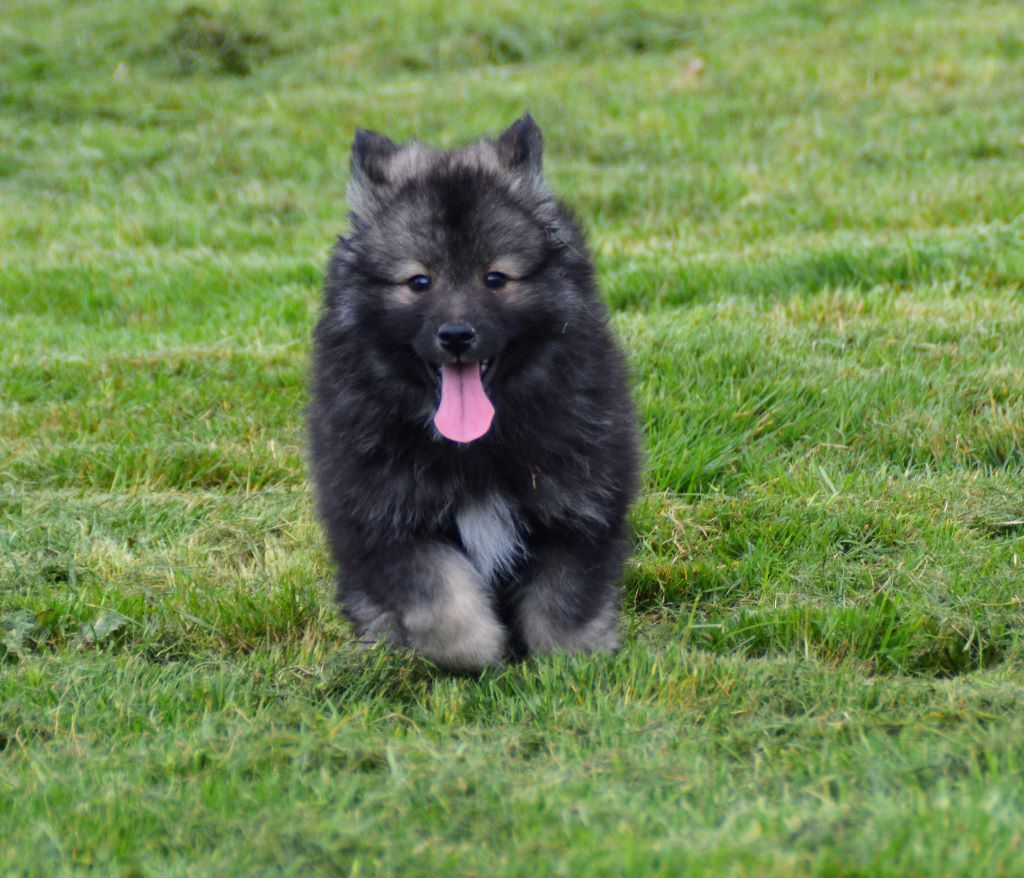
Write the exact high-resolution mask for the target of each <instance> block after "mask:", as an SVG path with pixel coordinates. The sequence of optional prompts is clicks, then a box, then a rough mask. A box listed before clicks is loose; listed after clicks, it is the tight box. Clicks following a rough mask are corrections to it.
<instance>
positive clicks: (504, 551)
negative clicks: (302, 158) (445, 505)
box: [455, 494, 523, 582]
mask: <svg viewBox="0 0 1024 878" xmlns="http://www.w3.org/2000/svg"><path fill="white" fill-rule="evenodd" d="M455 524H456V526H457V527H458V529H459V536H460V538H461V539H462V545H463V547H464V548H465V549H466V552H467V554H468V555H469V557H470V559H471V560H472V561H473V566H475V567H476V569H477V570H478V571H480V575H481V576H483V578H484V579H485V580H486V581H487V582H492V581H493V580H494V579H495V577H496V576H498V575H499V574H502V573H508V572H509V571H510V570H511V569H512V567H513V564H514V563H515V562H516V560H518V559H519V558H520V557H521V556H522V554H523V546H522V542H521V537H520V534H519V524H518V522H517V521H516V517H515V515H514V514H513V512H512V509H511V507H510V506H509V504H508V501H506V500H505V499H504V498H503V497H501V496H500V495H499V494H491V495H490V496H488V497H486V498H485V499H483V500H477V501H475V502H471V503H468V504H466V505H465V506H463V507H462V509H460V510H459V511H458V512H457V513H456V514H455Z"/></svg>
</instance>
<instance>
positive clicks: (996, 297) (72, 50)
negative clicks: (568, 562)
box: [0, 0, 1024, 878]
mask: <svg viewBox="0 0 1024 878" xmlns="http://www.w3.org/2000/svg"><path fill="white" fill-rule="evenodd" d="M524 109H529V110H530V111H531V112H532V113H533V114H534V116H535V117H536V118H537V120H538V121H539V122H540V124H541V125H542V127H543V129H544V132H545V136H546V142H547V146H546V169H547V175H548V178H549V180H550V182H551V184H552V186H553V187H554V188H555V189H556V190H557V191H558V192H559V193H560V194H561V195H562V196H563V197H564V198H565V199H566V200H567V201H568V202H569V203H570V204H572V205H573V206H574V207H575V209H576V210H577V211H578V213H579V215H580V216H581V217H582V218H583V220H584V222H585V223H586V224H587V226H588V228H589V229H590V233H591V239H592V244H593V248H594V252H595V257H596V260H597V265H598V273H599V277H600V280H601V284H602V288H603V290H604V292H605V295H606V296H607V298H608V300H609V302H610V303H611V305H612V308H613V314H614V316H613V324H614V328H615V330H616V332H617V334H618V335H619V337H620V338H621V339H622V341H623V342H624V344H625V346H626V347H627V350H628V352H629V359H630V363H631V366H632V369H633V376H634V387H635V391H636V396H637V399H638V402H639V408H640V412H641V416H642V420H643V425H644V431H645V436H646V470H645V490H644V494H643V497H642V500H641V501H640V503H639V504H638V506H637V508H636V510H635V513H634V516H633V523H634V526H635V535H636V536H635V542H636V552H635V556H634V558H633V560H632V561H631V562H630V565H629V567H628V569H627V571H626V576H625V606H626V622H625V637H624V646H623V649H622V650H621V652H619V653H618V654H617V655H616V656H614V657H608V656H601V657H596V658H586V657H576V658H571V659H570V658H566V657H564V656H562V657H553V658H544V659H535V660H531V661H528V662H526V663H524V664H520V665H515V666H512V667H508V668H505V669H502V670H497V671H491V672H488V673H486V674H484V675H483V676H482V677H481V678H479V679H474V678H468V677H452V676H449V675H447V674H445V673H442V672H440V671H438V670H437V669H435V668H434V667H432V666H430V665H429V664H428V663H427V662H425V661H422V660H419V659H417V658H415V657H413V656H410V655H404V654H399V653H393V652H389V651H386V650H381V649H375V650H370V651H360V650H359V649H358V648H357V647H356V646H355V644H354V643H353V641H352V632H351V630H350V628H349V627H348V625H347V624H346V623H344V622H343V621H341V620H340V619H339V617H338V616H337V614H336V611H335V609H334V608H333V606H332V603H331V586H330V578H331V569H330V566H329V563H328V560H327V557H326V553H325V549H324V544H323V540H322V537H321V534H320V532H319V529H318V527H317V524H316V521H315V519H314V517H313V514H312V509H311V500H310V491H309V488H308V485H307V477H306V467H305V463H304V453H303V441H304V439H303V435H304V434H303V407H304V405H305V402H306V398H307V359H308V354H309V334H310V330H311V327H312V324H313V322H314V320H315V319H316V314H317V309H318V306H319V283H320V277H321V272H322V268H323V266H324V264H325V260H326V255H327V252H328V249H329V247H330V245H331V243H332V240H333V238H334V236H335V235H336V234H338V233H339V232H341V231H342V230H343V229H344V224H345V204H344V191H345V182H346V178H347V153H348V146H349V143H350V141H351V137H352V133H353V129H354V127H355V126H356V125H359V126H363V127H369V128H376V129H380V130H383V131H385V132H387V133H388V134H390V135H392V136H394V137H395V138H405V137H411V136H418V137H421V138H423V139H425V140H428V141H430V142H433V143H439V144H442V145H453V144H457V143H460V142H463V141H466V140H468V139H471V138H473V137H475V136H478V135H479V134H481V133H487V132H489V133H496V132H497V131H499V130H500V129H501V128H502V127H504V126H505V125H507V124H508V123H509V122H511V121H512V120H513V119H515V118H516V117H517V116H518V115H519V114H520V113H521V112H522V111H523V110H524ZM1022 390H1024V6H1022V5H1021V4H1020V3H1017V2H1014V0H1002V2H998V0H991V2H967V0H963V2H954V0H946V2H943V0H909V2H896V0H892V2H881V0H878V2H870V0H858V2H839V0H833V2H812V0H743V2H726V3H721V4H712V3H698V2H689V3H682V2H676V3H671V2H665V0H659V2H654V3H650V2H648V3H642V4H641V3H614V2H611V0H605V2H588V0H566V2H564V3H561V4H526V3H523V2H522V0H517V2H513V0H497V2H483V0H475V2H454V0H446V2H440V0H414V2H407V3H403V4H384V3H364V2H352V3H342V2H335V0H307V2H301V3H299V2H295V3H287V4H285V3H272V2H270V0H253V2H244V3H243V2H238V3H236V4H234V5H233V6H232V5H229V3H227V2H221V0H210V3H209V5H208V6H207V7H203V8H199V7H189V6H187V5H186V4H185V3H184V2H181V3H163V2H155V0H145V2H130V0H90V2H78V3H72V2H60V0H4V3H3V8H2V10H0V874H3V875H8V874H9V875H19V876H20V875H26V876H29V875H38V876H54V875H70V874H78V873H85V872H89V873H90V874H96V875H132V876H178V875H189V876H205V875H211V876H212V875H216V876H225V875H252V874H268V875H270V874H272V875H303V876H305V875H310V874H330V875H345V876H349V875H351V876H356V875H360V876H366V875H378V874H379V875H395V876H398V875H401V876H415V875H422V876H440V875H477V876H485V878H492V876H493V878H497V876H524V878H527V876H530V878H532V876H537V875H549V874H550V875H564V876H579V875H586V876H591V875H594V876H601V875H608V876H614V875H623V874H626V875H637V876H645V878H646V876H672V878H675V876H707V875H737V876H758V878H761V876H769V878H770V876H779V878H782V876H786V878H789V876H799V875H828V876H872V878H873V876H890V875H891V876H895V875H915V876H938V875H942V876H961V875H962V876H989V875H992V876H995V875H1007V876H1012V875H1021V874H1024V709H1022V708H1024V480H1022V476H1024V396H1022Z"/></svg>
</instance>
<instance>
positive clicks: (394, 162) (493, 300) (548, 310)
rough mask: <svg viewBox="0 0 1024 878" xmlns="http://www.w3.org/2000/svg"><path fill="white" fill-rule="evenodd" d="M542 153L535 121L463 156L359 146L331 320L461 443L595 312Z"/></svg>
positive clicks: (385, 143)
mask: <svg viewBox="0 0 1024 878" xmlns="http://www.w3.org/2000/svg"><path fill="white" fill-rule="evenodd" d="M541 149H542V138H541V133H540V129H539V128H538V127H537V125H536V123H535V122H534V121H533V120H532V119H531V118H530V117H529V116H524V117H523V118H522V119H520V120H518V121H517V122H516V123H514V124H513V125H512V126H511V127H510V128H509V129H508V130H507V131H505V132H504V133H503V134H502V135H501V136H500V137H498V138H497V139H496V140H483V141H480V142H478V143H474V144H471V145H470V146H467V147H464V148H462V149H458V150H453V151H450V152H441V151H437V150H433V149H430V148H428V147H425V146H423V145H422V144H419V143H409V144H405V145H403V146H398V145H396V144H394V143H393V142H392V141H391V140H389V139H388V138H386V137H384V136H382V135H380V134H376V133H373V132H369V131H359V132H358V133H357V135H356V138H355V142H354V144H353V149H352V182H351V186H350V191H349V203H350V207H351V211H352V232H351V234H350V236H348V237H347V238H346V239H344V240H343V241H342V247H341V249H342V254H343V263H344V269H345V271H344V274H343V276H341V277H336V278H335V279H334V287H335V290H336V293H335V296H334V301H333V303H331V302H330V301H329V307H333V308H334V309H336V311H337V312H338V315H339V319H341V320H344V321H345V322H346V323H349V324H350V325H351V327H352V328H353V329H354V330H355V331H356V333H357V334H361V335H360V337H359V338H358V343H361V344H365V345H366V353H367V356H368V357H371V356H372V357H375V358H377V360H378V361H379V362H380V363H381V364H383V365H384V367H385V368H386V369H387V370H388V371H389V372H390V373H391V380H393V381H395V382H400V383H401V384H403V385H404V386H405V387H407V388H408V387H410V386H413V387H416V388H419V390H420V391H421V392H422V394H423V398H424V400H425V401H426V403H427V404H428V406H432V407H433V422H434V425H435V426H436V428H437V430H438V431H439V432H440V433H441V435H443V436H445V437H447V438H449V439H451V440H453V441H456V442H471V441H475V440H476V439H479V438H481V437H482V436H484V435H486V434H487V433H488V431H489V430H490V428H491V425H492V420H493V418H494V415H495V405H496V404H499V405H500V398H501V395H502V388H503V386H505V388H506V389H509V386H510V385H512V386H515V385H518V387H517V388H516V389H518V390H519V391H520V392H525V391H527V390H528V385H529V383H530V382H531V380H532V381H536V380H538V379H539V378H540V377H541V376H540V375H539V374H533V373H537V372H538V370H542V369H543V364H544V362H545V360H546V359H547V360H549V359H550V357H549V356H547V357H545V349H546V348H549V347H550V346H552V345H557V344H558V343H559V341H560V339H561V338H562V337H563V336H564V334H565V331H566V328H567V327H568V326H569V325H571V324H572V322H573V314H574V313H575V311H576V310H577V309H578V308H580V307H583V306H584V303H583V302H582V299H581V293H580V289H579V285H578V284H576V283H574V270H573V263H574V262H578V261H579V260H580V259H582V254H580V252H579V249H578V248H574V247H573V246H572V244H570V243H569V241H568V240H567V239H569V238H572V237H574V236H575V235H576V232H575V229H574V228H573V229H569V228H567V227H566V218H565V215H564V213H563V212H562V209H561V208H560V207H559V206H558V205H557V203H556V202H555V201H554V199H553V198H552V196H551V195H550V193H549V192H548V190H547V188H546V187H545V185H544V182H543V180H542V177H541ZM579 246H580V247H582V242H579ZM574 253H575V257H576V259H575V260H574ZM583 262H584V263H585V259H584V260H583ZM587 270H588V271H589V269H587ZM576 271H578V267H577V268H576ZM548 377H549V378H550V376H548Z"/></svg>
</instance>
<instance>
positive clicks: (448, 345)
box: [437, 323, 476, 356]
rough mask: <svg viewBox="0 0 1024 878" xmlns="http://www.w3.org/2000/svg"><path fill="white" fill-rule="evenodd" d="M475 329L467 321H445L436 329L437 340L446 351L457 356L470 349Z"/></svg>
mask: <svg viewBox="0 0 1024 878" xmlns="http://www.w3.org/2000/svg"><path fill="white" fill-rule="evenodd" d="M475 339H476V330H475V329H473V327H472V326H470V325H469V324H468V323H446V324H444V326H442V327H441V328H440V329H439V330H438V331H437V340H438V341H439V342H440V343H441V347H443V348H444V349H445V350H446V351H450V352H451V353H453V354H455V355H456V356H458V355H459V354H463V353H465V352H466V351H468V350H469V349H470V347H472V345H473V341H474V340H475Z"/></svg>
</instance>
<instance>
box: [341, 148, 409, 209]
mask: <svg viewBox="0 0 1024 878" xmlns="http://www.w3.org/2000/svg"><path fill="white" fill-rule="evenodd" d="M397 152H398V146H396V145H395V143H394V141H392V140H391V139H390V138H388V137H385V136H384V135H383V134H378V133H377V132H376V131H368V130H367V129H365V128H357V129H356V136H355V137H354V138H353V140H352V157H351V159H350V160H349V168H350V170H351V177H350V178H349V184H348V202H349V206H350V207H351V208H352V209H353V210H356V211H358V209H359V206H360V205H361V204H364V203H365V202H366V200H367V198H368V197H369V196H370V195H371V193H372V190H373V189H374V188H375V187H377V186H383V185H384V184H386V183H387V182H388V167H389V165H390V164H391V159H392V158H394V156H395V153H397Z"/></svg>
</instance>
